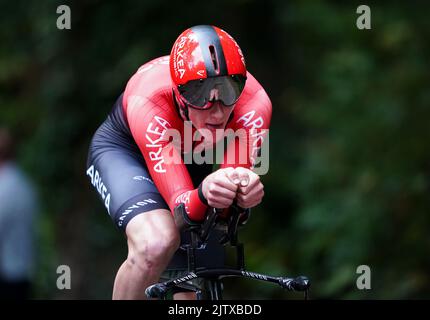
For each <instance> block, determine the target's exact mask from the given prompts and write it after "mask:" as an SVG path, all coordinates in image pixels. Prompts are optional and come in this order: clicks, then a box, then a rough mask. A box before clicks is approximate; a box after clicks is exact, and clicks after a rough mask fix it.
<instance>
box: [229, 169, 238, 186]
mask: <svg viewBox="0 0 430 320" xmlns="http://www.w3.org/2000/svg"><path fill="white" fill-rule="evenodd" d="M226 176H227V178H228V179H229V180H230V181H231V183H234V184H235V185H239V183H240V179H239V172H237V171H236V170H230V171H228V172H226Z"/></svg>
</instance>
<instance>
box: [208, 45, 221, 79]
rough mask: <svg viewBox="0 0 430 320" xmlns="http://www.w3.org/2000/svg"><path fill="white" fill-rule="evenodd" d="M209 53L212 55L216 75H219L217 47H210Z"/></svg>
mask: <svg viewBox="0 0 430 320" xmlns="http://www.w3.org/2000/svg"><path fill="white" fill-rule="evenodd" d="M209 52H210V53H211V61H212V64H213V66H214V70H215V72H216V73H219V63H218V57H217V54H216V51H215V47H214V46H209Z"/></svg>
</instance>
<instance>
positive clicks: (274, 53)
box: [0, 0, 430, 299]
mask: <svg viewBox="0 0 430 320" xmlns="http://www.w3.org/2000/svg"><path fill="white" fill-rule="evenodd" d="M61 4H66V5H69V6H70V9H71V17H72V29H71V30H58V29H57V27H56V21H57V18H58V16H59V14H57V13H56V9H57V6H59V5H61ZM360 4H363V3H361V2H357V1H350V2H344V1H309V2H308V1H306V2H304V1H303V2H302V1H282V0H270V1H256V0H228V1H227V0H217V1H213V0H209V1H155V0H145V1H129V0H123V1H100V0H89V1H73V2H72V1H23V0H16V1H5V0H3V1H0V17H1V19H0V43H1V44H0V125H3V126H7V127H9V128H10V130H11V131H12V133H13V134H14V136H15V138H16V140H17V141H18V142H19V144H18V148H17V153H18V159H19V163H20V165H21V166H22V167H23V168H24V169H25V172H27V174H28V175H29V176H30V177H31V178H32V180H33V182H34V183H35V184H36V185H37V190H38V193H39V198H40V203H41V212H40V215H39V217H38V219H37V222H36V230H37V241H36V243H37V245H36V249H37V261H36V262H37V263H36V269H35V274H34V281H35V285H34V288H33V293H32V297H33V298H35V299H110V297H111V292H112V285H113V281H114V277H115V274H116V271H117V269H118V267H119V266H120V264H121V263H122V261H123V260H124V259H125V256H126V244H125V240H124V237H123V235H122V234H120V233H119V232H118V231H117V230H116V229H115V227H114V225H113V223H112V222H111V221H110V218H109V217H108V215H107V214H106V212H105V210H104V207H103V205H102V203H101V202H100V201H99V200H98V197H97V194H96V192H95V191H94V190H93V189H92V187H91V185H90V183H89V181H88V178H87V177H86V175H85V171H86V167H85V166H86V157H87V149H88V145H89V141H90V139H91V136H92V134H93V133H94V132H95V130H96V129H97V127H98V126H99V125H100V123H101V122H102V121H103V120H104V119H105V117H106V116H107V113H108V112H109V111H110V109H111V107H112V105H113V103H114V102H115V99H116V98H117V97H118V95H119V94H120V93H121V92H122V90H123V89H124V87H125V85H126V83H127V81H128V79H129V78H130V76H131V75H132V74H133V73H134V72H135V71H136V70H137V68H138V67H139V66H140V65H142V64H144V63H145V62H147V61H149V60H150V59H152V58H155V57H158V56H161V55H166V54H169V53H170V49H171V46H172V44H173V42H174V40H175V39H176V37H177V36H178V35H179V34H180V33H181V32H182V31H183V30H185V29H186V28H188V27H190V26H193V25H197V24H213V25H216V26H219V27H222V28H223V29H225V30H226V31H227V32H229V33H230V34H231V35H233V37H235V39H236V40H237V41H238V43H239V45H240V46H241V48H242V50H243V52H244V55H245V59H246V62H247V67H248V69H249V70H250V72H251V73H252V74H253V75H254V76H255V77H256V78H257V79H258V80H259V81H260V83H261V84H262V85H263V86H264V88H265V89H266V91H267V92H268V94H269V96H270V97H271V99H272V103H273V120H272V127H271V131H270V152H271V153H270V171H269V173H268V174H267V175H266V176H264V177H263V182H264V184H265V191H266V196H265V199H264V202H263V204H262V205H261V206H260V207H258V208H257V209H255V210H254V212H253V215H252V219H251V220H250V222H249V223H248V225H247V227H246V228H245V229H244V230H243V232H242V240H243V241H244V242H245V243H246V246H245V249H246V253H247V255H246V258H247V267H248V269H250V270H253V271H257V272H263V273H269V274H275V275H276V274H278V275H298V274H306V275H308V276H309V277H310V278H311V279H312V281H313V288H312V297H313V298H330V299H331V298H333V299H349V298H351V299H365V298H367V299H391V298H393V299H409V298H430V278H429V272H428V271H429V270H430V254H429V252H430V251H429V249H430V235H429V226H430V215H429V213H430V200H429V191H430V187H429V185H430V180H429V178H430V148H429V141H430V139H429V138H430V130H429V119H428V118H427V117H430V91H429V90H428V83H429V80H430V79H429V70H430V69H429V56H430V50H429V46H430V41H429V40H430V37H429V33H430V19H428V12H429V9H430V6H428V5H427V6H426V5H425V2H410V1H404V2H392V1H377V2H376V1H367V3H366V4H367V5H369V6H370V8H371V10H372V11H371V14H372V15H371V18H372V20H371V23H372V24H371V26H372V29H371V30H358V29H357V27H356V19H357V18H358V16H359V15H358V14H357V13H356V9H357V7H358V6H359V5H360ZM63 264H65V265H69V266H70V268H71V271H72V289H71V290H64V291H60V290H58V289H57V287H56V280H57V277H58V276H59V275H58V274H57V273H56V269H57V266H58V265H63ZM362 264H365V265H368V266H369V267H370V268H371V271H372V282H371V285H372V287H371V290H358V289H357V287H356V279H357V277H358V276H359V275H358V274H357V273H356V269H357V267H358V266H359V265H362ZM226 296H227V297H236V298H262V299H274V298H282V299H284V298H288V299H296V298H298V296H297V295H295V294H289V293H285V292H283V291H282V289H279V288H278V287H276V286H272V285H267V284H264V283H262V284H260V283H256V282H253V281H248V280H234V281H233V280H229V281H228V282H227V283H226Z"/></svg>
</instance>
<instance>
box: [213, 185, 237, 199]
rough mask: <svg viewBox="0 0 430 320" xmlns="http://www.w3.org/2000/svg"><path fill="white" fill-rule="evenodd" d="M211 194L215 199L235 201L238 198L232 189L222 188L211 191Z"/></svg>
mask: <svg viewBox="0 0 430 320" xmlns="http://www.w3.org/2000/svg"><path fill="white" fill-rule="evenodd" d="M211 193H212V195H213V196H215V197H222V198H227V199H234V198H235V197H236V192H235V191H231V190H230V189H227V188H221V187H220V188H217V189H215V190H213V191H211Z"/></svg>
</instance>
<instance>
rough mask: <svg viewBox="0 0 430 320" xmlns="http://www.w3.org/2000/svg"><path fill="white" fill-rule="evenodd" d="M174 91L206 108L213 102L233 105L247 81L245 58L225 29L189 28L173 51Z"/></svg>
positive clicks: (198, 107)
mask: <svg viewBox="0 0 430 320" xmlns="http://www.w3.org/2000/svg"><path fill="white" fill-rule="evenodd" d="M170 75H171V77H172V81H173V87H174V92H175V94H176V95H178V97H179V98H180V99H181V101H182V102H183V103H185V105H187V106H190V107H193V108H197V109H206V108H208V107H209V106H210V105H209V104H208V102H209V101H217V100H218V101H221V102H222V103H223V104H224V105H226V106H231V105H233V104H235V103H236V102H237V100H238V99H239V97H240V95H241V93H242V91H243V88H244V87H245V82H246V66H245V59H244V57H243V54H242V50H240V47H239V45H238V44H237V43H236V41H235V40H234V39H233V37H232V36H230V35H229V34H228V33H227V32H225V31H224V30H222V29H220V28H217V27H214V26H209V25H200V26H195V27H192V28H189V29H187V30H185V31H184V32H183V33H182V34H181V35H180V36H179V37H178V39H176V41H175V43H174V44H173V48H172V52H171V53H170Z"/></svg>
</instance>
